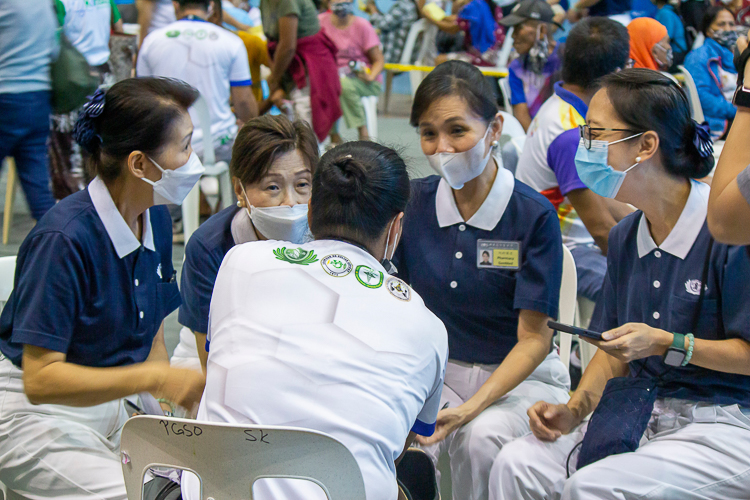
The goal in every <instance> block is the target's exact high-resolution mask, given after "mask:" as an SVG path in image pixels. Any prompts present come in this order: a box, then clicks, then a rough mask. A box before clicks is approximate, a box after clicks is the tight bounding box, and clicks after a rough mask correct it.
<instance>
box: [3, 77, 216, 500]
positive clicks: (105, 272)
mask: <svg viewBox="0 0 750 500" xmlns="http://www.w3.org/2000/svg"><path fill="white" fill-rule="evenodd" d="M197 98H198V92H197V91H196V90H195V89H194V88H192V87H190V86H188V85H187V84H185V83H183V82H178V81H177V80H167V79H158V78H139V79H128V80H123V81H122V82H120V83H117V84H115V85H114V86H112V87H111V88H110V89H109V90H107V91H106V93H105V92H104V91H102V90H99V91H97V92H96V94H94V97H93V100H92V101H91V102H89V103H88V104H87V105H86V106H84V108H83V111H82V112H81V114H80V116H79V119H78V123H77V125H76V134H75V135H76V140H77V141H78V144H79V145H80V146H81V147H82V148H85V149H86V150H87V151H88V152H89V153H90V155H91V166H92V167H93V170H94V171H95V174H96V177H95V178H94V180H93V181H92V182H91V184H89V186H88V188H87V189H84V190H82V191H79V192H77V193H74V194H72V195H70V196H68V197H67V198H65V199H64V200H63V201H61V202H60V203H58V204H57V205H55V206H54V207H52V208H51V209H50V211H49V212H47V214H46V215H45V216H44V217H43V218H42V219H41V220H40V221H39V222H38V223H37V225H36V226H35V227H34V229H32V230H31V232H30V233H29V235H28V236H27V237H26V239H25V240H24V242H23V244H22V245H21V248H20V250H19V252H18V261H17V264H16V274H15V282H14V289H13V292H12V293H11V295H10V298H9V300H8V303H7V304H6V306H5V308H4V309H3V312H2V316H0V387H2V389H0V401H2V404H1V405H0V436H2V439H0V480H2V482H3V483H5V485H6V486H7V487H8V488H9V489H11V490H13V491H15V492H16V493H18V494H20V495H22V496H24V497H28V498H35V499H44V498H50V499H52V498H79V499H92V500H93V499H96V500H101V499H121V500H125V499H126V493H125V481H124V479H123V475H122V463H121V462H120V454H119V447H120V431H121V429H122V425H123V424H124V423H125V420H126V419H127V417H128V415H127V412H126V411H125V407H124V406H123V398H124V397H126V396H130V395H133V394H137V393H141V392H150V393H151V394H153V395H154V396H156V397H159V398H165V399H168V400H170V401H171V402H173V403H176V404H178V405H180V406H183V407H186V408H188V409H192V407H193V405H194V404H196V403H197V402H198V400H199V399H200V397H201V394H202V392H203V385H204V382H205V379H204V377H203V375H202V374H200V373H195V372H193V371H190V370H180V369H176V368H170V367H169V364H168V363H167V350H166V347H165V346H164V325H163V321H164V318H165V317H166V316H167V315H168V314H169V313H170V312H172V311H173V310H174V309H176V308H177V306H178V305H179V304H180V295H179V291H178V290H177V281H176V280H175V276H174V270H173V268H172V222H171V219H170V217H169V212H168V211H167V209H166V207H164V206H157V205H163V204H166V203H174V204H180V203H182V200H183V199H184V198H185V196H187V194H188V193H189V192H190V190H191V189H192V188H193V186H194V185H195V183H196V182H197V181H198V179H199V178H200V176H201V174H202V173H203V166H202V165H201V163H200V160H198V157H197V156H196V154H195V153H193V150H192V148H191V147H190V138H191V136H192V133H193V125H192V123H191V121H190V115H189V114H188V108H189V107H190V106H191V105H192V104H193V102H194V101H195V100H196V99H197Z"/></svg>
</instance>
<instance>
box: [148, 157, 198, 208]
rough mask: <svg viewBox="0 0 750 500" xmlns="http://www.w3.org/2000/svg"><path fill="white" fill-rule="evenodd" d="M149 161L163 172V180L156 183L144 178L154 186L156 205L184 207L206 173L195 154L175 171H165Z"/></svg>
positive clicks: (152, 161)
mask: <svg viewBox="0 0 750 500" xmlns="http://www.w3.org/2000/svg"><path fill="white" fill-rule="evenodd" d="M149 160H151V163H153V164H154V165H156V168H158V169H159V170H161V179H159V180H158V181H156V182H154V181H152V180H149V179H146V178H145V177H143V178H142V179H143V180H144V181H146V182H148V183H149V184H151V185H152V186H154V205H167V204H168V203H174V204H175V205H182V202H183V201H184V200H185V198H186V197H187V195H188V193H190V190H191V189H193V186H195V183H196V182H198V180H199V179H200V178H201V175H203V172H205V171H206V169H205V168H203V164H202V163H201V160H200V158H198V155H197V154H195V152H193V153H191V154H190V158H189V159H188V161H187V163H185V164H184V165H183V166H181V167H180V168H176V169H174V170H164V169H163V168H161V167H160V166H159V164H158V163H156V162H155V161H154V160H152V159H151V158H149Z"/></svg>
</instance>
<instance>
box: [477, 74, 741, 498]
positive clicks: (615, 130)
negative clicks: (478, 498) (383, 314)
mask: <svg viewBox="0 0 750 500" xmlns="http://www.w3.org/2000/svg"><path fill="white" fill-rule="evenodd" d="M586 122H587V124H586V125H585V126H582V140H581V143H580V145H579V147H578V151H577V153H576V168H577V170H578V174H579V176H580V177H581V180H582V181H583V182H584V183H585V184H586V185H587V186H588V187H589V188H590V189H592V190H593V191H594V192H596V193H597V194H599V195H600V196H604V197H608V198H614V199H616V200H618V201H621V202H624V203H630V204H632V205H634V206H635V207H637V208H638V209H639V210H638V211H636V212H635V213H633V214H631V215H629V216H628V217H626V218H624V219H623V220H622V221H621V222H620V223H619V224H618V225H617V226H615V228H614V229H612V232H611V233H610V235H609V241H610V246H609V253H608V254H607V274H606V278H605V280H604V288H603V289H602V305H603V307H602V314H601V317H600V318H599V319H598V320H596V319H595V321H594V323H593V324H592V326H591V328H592V329H594V330H596V331H599V332H604V333H603V339H604V340H603V341H601V342H596V341H592V343H594V344H595V345H597V346H598V347H599V349H600V350H599V351H597V353H596V355H595V356H594V359H593V360H592V362H591V364H589V366H588V367H587V369H586V372H585V373H584V374H583V377H582V379H581V383H580V385H579V386H578V389H577V390H576V392H575V393H574V394H573V396H572V397H571V399H570V402H568V404H556V403H550V402H544V401H543V402H538V403H536V404H535V405H534V406H533V407H531V408H530V409H529V417H530V420H531V429H532V431H533V435H531V434H530V435H528V436H526V437H524V438H521V439H519V440H517V441H515V442H513V443H510V444H509V445H507V446H506V447H505V448H504V449H503V451H502V452H501V453H500V456H499V457H498V460H497V461H496V462H495V467H494V468H493V470H492V475H491V479H490V487H491V489H492V490H491V493H492V494H491V498H495V499H513V500H516V499H542V498H545V499H558V498H563V499H576V500H583V499H586V500H588V499H591V500H593V499H597V500H603V499H611V500H616V499H617V500H619V499H635V498H659V499H678V498H679V499H681V500H682V499H686V500H698V499H702V500H707V499H722V500H729V499H737V500H739V499H746V498H748V491H750V455H748V453H747V449H748V447H750V418H748V416H749V415H750V308H748V303H750V287H748V286H747V276H748V273H750V259H749V257H748V252H747V249H746V248H744V247H732V246H727V245H723V244H720V243H715V242H714V241H713V239H712V237H711V235H710V234H709V232H708V227H707V224H706V210H707V204H708V194H709V187H708V186H707V185H705V184H703V183H701V182H698V181H695V180H692V179H694V178H701V177H704V176H705V175H706V174H707V173H708V172H709V171H710V170H711V167H712V166H713V163H714V159H713V155H712V152H713V149H712V146H711V139H710V132H709V129H708V126H707V125H706V124H703V125H698V124H697V123H695V122H694V121H693V120H692V119H691V118H690V108H689V105H688V100H687V98H686V96H685V94H684V92H683V91H682V89H681V88H680V87H679V86H678V85H677V84H675V83H674V82H673V81H672V80H671V79H669V78H668V77H665V76H663V75H661V74H660V73H658V72H656V71H651V70H646V69H630V70H624V71H621V72H619V73H614V74H612V75H609V76H607V77H605V78H604V81H603V86H602V89H601V90H599V91H598V92H597V93H596V95H594V97H593V99H592V100H591V106H590V107H589V110H588V115H587V119H586ZM594 409H596V410H595V412H594V414H593V416H592V417H591V420H590V421H589V422H587V423H583V424H582V423H581V422H582V419H583V418H584V417H585V416H586V415H588V414H589V413H591V411H592V410H594ZM579 443H582V444H580V445H579ZM568 477H569V478H568ZM566 478H567V479H566Z"/></svg>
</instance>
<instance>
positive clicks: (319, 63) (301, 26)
mask: <svg viewBox="0 0 750 500" xmlns="http://www.w3.org/2000/svg"><path fill="white" fill-rule="evenodd" d="M260 12H261V18H262V21H263V32H264V33H265V35H266V38H267V39H268V53H269V55H270V56H271V76H269V77H268V89H269V95H270V97H269V98H268V99H266V100H265V101H263V103H261V105H260V114H264V113H266V112H268V111H269V110H270V109H271V107H272V106H273V105H274V104H275V103H277V102H279V100H280V98H279V94H286V95H287V96H288V98H289V99H290V100H291V103H292V104H291V107H292V111H293V115H294V118H295V119H298V120H304V121H306V122H307V123H309V124H310V125H312V128H313V130H314V131H315V135H316V137H317V138H318V141H319V142H322V141H323V140H324V139H325V138H326V137H327V136H328V133H329V132H330V130H331V127H333V124H334V123H336V120H338V119H339V118H341V105H340V104H339V96H340V95H341V84H340V83H339V80H338V78H336V75H337V74H338V69H337V66H336V46H335V45H334V44H333V42H332V41H331V39H330V38H328V37H327V36H326V35H325V33H323V32H322V31H321V29H320V23H319V22H318V10H317V8H316V7H315V4H313V2H312V0H261V2H260Z"/></svg>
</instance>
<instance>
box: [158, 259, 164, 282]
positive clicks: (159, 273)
mask: <svg viewBox="0 0 750 500" xmlns="http://www.w3.org/2000/svg"><path fill="white" fill-rule="evenodd" d="M156 274H158V275H159V279H164V278H162V277H161V262H159V265H158V266H156Z"/></svg>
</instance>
